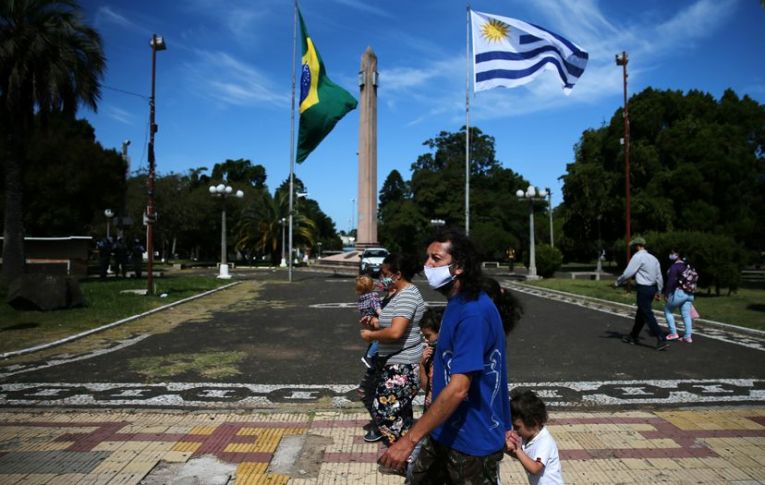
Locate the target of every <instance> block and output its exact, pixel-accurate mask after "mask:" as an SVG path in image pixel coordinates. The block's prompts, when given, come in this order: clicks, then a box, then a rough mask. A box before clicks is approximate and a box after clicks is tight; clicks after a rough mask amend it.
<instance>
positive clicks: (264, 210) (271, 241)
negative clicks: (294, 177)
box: [236, 190, 316, 261]
mask: <svg viewBox="0 0 765 485" xmlns="http://www.w3.org/2000/svg"><path fill="white" fill-rule="evenodd" d="M288 194H289V193H288V192H284V191H281V192H280V191H277V192H276V195H275V196H274V197H271V195H270V194H269V193H268V192H267V191H266V190H262V191H260V192H259V196H256V199H255V200H254V201H253V202H252V203H251V204H250V206H249V207H248V208H247V209H245V211H244V212H243V213H242V219H241V220H240V221H239V223H238V224H237V225H236V233H237V242H236V248H237V249H238V250H240V251H246V250H253V251H255V252H256V253H259V254H269V255H270V256H271V260H272V261H276V260H277V259H278V250H279V248H280V246H281V231H282V224H281V222H280V219H281V218H282V217H287V213H288V211H289V209H288V203H287V195H288ZM292 219H293V231H294V234H293V236H294V237H293V240H294V241H295V242H302V243H304V244H307V245H308V246H311V247H313V244H314V241H315V240H316V223H315V222H314V221H313V220H311V219H309V218H308V217H306V216H305V215H303V214H300V213H299V212H297V213H296V214H295V215H294V216H293V218H292Z"/></svg>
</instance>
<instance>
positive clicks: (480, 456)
mask: <svg viewBox="0 0 765 485" xmlns="http://www.w3.org/2000/svg"><path fill="white" fill-rule="evenodd" d="M424 270H425V276H426V277H427V279H428V284H430V286H431V287H432V288H434V289H436V290H438V291H439V292H441V293H443V294H444V295H446V296H447V298H448V303H447V305H446V310H445V312H444V317H443V320H442V322H441V330H440V332H439V334H438V344H437V346H436V351H435V353H434V358H433V403H432V404H431V406H430V407H429V408H428V410H427V411H426V412H425V414H423V416H422V417H421V418H420V420H419V421H417V423H416V424H415V425H414V426H413V427H412V428H411V429H410V430H409V432H408V433H407V434H406V435H404V436H403V437H402V439H400V440H398V441H397V442H396V443H394V444H393V445H392V446H391V447H390V448H389V449H388V450H387V451H386V453H385V454H384V455H383V456H382V457H381V458H380V464H381V465H383V466H385V467H388V468H393V469H396V470H400V469H402V468H403V467H404V465H405V464H406V461H407V459H408V458H409V456H410V454H411V453H412V449H413V448H414V446H415V444H416V443H417V442H418V441H420V440H424V441H423V444H422V448H421V450H420V453H419V456H418V457H417V461H416V463H415V465H414V467H413V470H412V479H411V483H416V484H430V483H432V484H436V483H470V484H483V483H485V484H496V483H498V482H499V462H500V460H501V459H502V456H503V451H504V448H505V433H506V432H507V431H508V430H510V429H511V428H512V421H511V419H510V401H509V397H508V392H507V364H506V356H505V335H504V332H503V328H502V320H501V318H500V316H499V312H498V311H497V308H496V306H495V305H494V302H493V301H492V300H491V298H489V297H488V296H487V295H486V293H484V292H483V291H482V290H481V284H482V275H481V267H480V262H479V261H478V255H477V252H476V251H475V248H474V246H473V244H472V243H471V241H470V240H469V239H468V237H467V236H466V235H465V234H464V233H462V232H460V231H457V230H453V229H447V230H443V231H441V232H439V233H438V234H436V235H435V236H434V237H433V238H432V239H431V241H430V243H429V244H428V249H427V260H426V262H425V268H424Z"/></svg>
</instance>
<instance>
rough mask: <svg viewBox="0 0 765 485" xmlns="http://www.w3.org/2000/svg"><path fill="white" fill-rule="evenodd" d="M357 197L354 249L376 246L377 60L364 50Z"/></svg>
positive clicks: (361, 78) (371, 53)
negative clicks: (356, 224)
mask: <svg viewBox="0 0 765 485" xmlns="http://www.w3.org/2000/svg"><path fill="white" fill-rule="evenodd" d="M359 85H360V90H361V92H360V94H359V100H360V102H359V195H358V199H357V201H358V214H357V215H358V219H357V220H358V226H357V231H356V248H357V249H363V248H368V247H371V246H377V245H379V243H378V242H377V56H376V55H375V53H374V52H373V51H372V48H371V47H367V50H366V51H364V54H363V55H362V56H361V71H360V72H359Z"/></svg>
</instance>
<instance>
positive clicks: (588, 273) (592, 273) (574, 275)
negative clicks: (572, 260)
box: [571, 271, 600, 281]
mask: <svg viewBox="0 0 765 485" xmlns="http://www.w3.org/2000/svg"><path fill="white" fill-rule="evenodd" d="M580 276H582V277H585V278H589V279H591V280H597V281H600V273H599V272H597V271H572V272H571V279H572V280H575V279H577V278H578V277H580Z"/></svg>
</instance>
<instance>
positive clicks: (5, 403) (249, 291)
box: [0, 272, 765, 484]
mask: <svg viewBox="0 0 765 485" xmlns="http://www.w3.org/2000/svg"><path fill="white" fill-rule="evenodd" d="M236 276H237V278H238V281H240V283H239V284H237V285H235V286H232V287H230V288H228V289H226V290H224V291H221V292H218V293H215V294H212V295H210V296H207V297H205V298H200V299H199V300H195V301H194V302H190V303H186V304H184V305H181V306H178V307H174V308H172V309H168V310H166V311H163V312H158V313H157V314H154V315H152V316H149V317H146V318H144V319H141V320H138V321H136V322H131V323H129V324H126V325H122V326H120V327H117V328H113V329H110V330H107V331H105V332H102V333H100V334H96V335H94V336H90V337H87V338H85V339H82V340H79V341H77V342H73V343H68V344H66V345H62V346H59V347H55V348H53V349H49V350H46V351H42V352H36V353H32V354H29V355H23V356H18V357H14V358H11V359H7V360H6V361H4V362H0V483H2V484H6V483H40V484H42V483H49V484H60V483H64V484H67V483H83V484H84V483H94V484H95V483H97V484H107V483H109V484H123V483H124V484H129V483H130V484H140V483H144V484H159V483H184V484H186V483H201V484H214V483H221V484H225V483H229V484H230V483H236V484H244V483H290V484H313V483H316V484H324V483H338V484H341V483H342V484H345V483H403V478H401V477H398V476H395V475H384V474H381V473H379V472H378V469H377V465H376V459H377V457H378V456H379V454H380V453H381V450H382V445H380V444H379V443H374V444H369V443H366V442H364V441H363V439H362V436H363V430H362V426H363V425H364V424H365V423H366V422H367V421H368V417H367V416H366V415H365V414H364V412H363V411H362V408H361V407H360V404H359V403H358V402H357V400H356V397H355V391H354V389H355V387H356V383H357V382H358V380H359V378H360V376H361V373H362V366H361V363H360V362H359V357H360V356H361V353H362V352H363V349H364V345H363V344H362V342H361V341H360V339H359V338H358V325H357V314H356V310H355V304H354V301H355V295H354V293H353V278H352V277H350V275H335V274H332V273H318V272H296V275H295V282H294V283H292V284H289V283H286V282H285V276H286V275H285V273H284V272H252V273H245V272H240V273H239V274H237V275H236ZM498 278H499V279H500V280H502V278H501V275H500V276H498ZM502 281H503V284H504V285H506V286H509V285H513V284H514V283H513V282H511V281H510V280H506V281H505V280H502ZM415 282H416V283H417V284H418V286H420V288H421V291H422V292H423V295H424V297H425V299H426V300H427V301H428V303H429V304H432V305H441V304H443V298H442V297H441V296H440V295H438V294H437V293H435V292H432V291H431V290H429V289H428V288H426V286H425V285H423V284H422V283H423V282H422V281H419V280H417V281H415ZM513 288H514V289H515V291H516V292H517V294H518V296H519V298H520V299H521V300H522V302H523V304H524V306H525V309H526V313H525V316H524V318H523V319H522V321H521V323H520V324H519V326H518V327H517V328H516V329H514V330H513V332H512V333H511V334H510V337H509V339H508V370H509V381H510V385H511V387H516V386H527V387H531V388H533V389H535V390H536V391H537V392H538V393H539V394H540V396H542V397H543V399H544V400H545V401H546V403H547V404H548V406H549V407H550V409H551V413H550V414H551V422H550V423H549V426H550V430H551V432H552V434H553V435H554V436H555V437H556V439H557V442H558V445H559V448H560V451H561V458H562V460H563V461H562V464H563V472H564V478H565V480H566V483H638V482H649V481H650V482H662V483H764V482H765V358H764V357H765V336H763V335H762V334H761V333H758V332H748V331H744V330H739V329H736V328H733V327H728V326H719V325H712V324H704V322H701V323H700V324H699V325H698V329H697V331H696V332H695V333H694V343H693V344H691V345H682V344H674V345H672V347H671V348H670V349H669V350H668V351H667V352H656V351H654V350H653V349H652V348H651V347H650V346H649V345H644V346H628V345H625V344H623V343H622V342H621V341H620V336H621V335H622V334H623V333H625V332H627V331H628V330H629V328H630V326H631V311H632V310H631V308H629V307H623V306H622V307H620V306H619V305H607V304H604V303H602V302H598V301H592V300H588V299H583V298H571V297H569V296H567V295H561V294H555V293H554V292H540V291H539V290H534V289H529V288H524V287H519V286H513ZM645 341H646V342H649V341H650V339H649V338H646V339H645ZM420 399H421V398H420ZM420 402H421V401H418V403H420ZM417 408H418V409H419V408H420V406H419V404H418V406H417ZM501 471H502V481H503V483H527V480H526V477H525V474H524V472H523V470H522V469H521V467H520V466H519V465H518V463H517V462H516V461H514V460H513V459H512V458H510V457H506V458H505V460H504V461H503V463H502V468H501Z"/></svg>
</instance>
